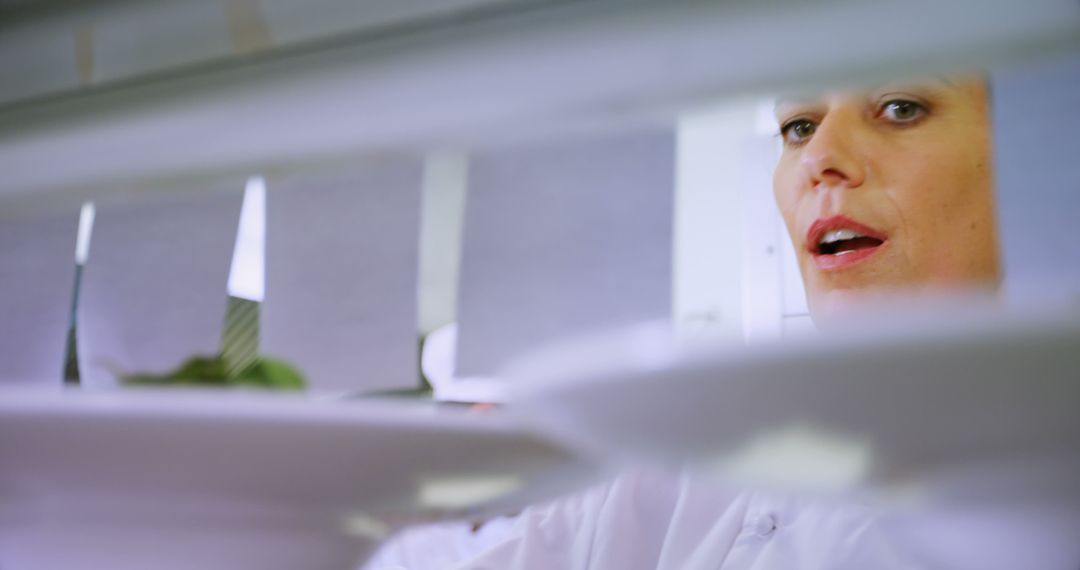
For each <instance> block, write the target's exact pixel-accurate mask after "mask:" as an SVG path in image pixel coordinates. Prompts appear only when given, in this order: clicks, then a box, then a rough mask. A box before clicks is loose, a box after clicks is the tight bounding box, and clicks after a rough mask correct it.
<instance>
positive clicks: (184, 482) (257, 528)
mask: <svg viewBox="0 0 1080 570" xmlns="http://www.w3.org/2000/svg"><path fill="white" fill-rule="evenodd" d="M580 467H581V464H580V463H577V462H576V460H575V458H574V456H573V455H572V454H570V453H569V452H567V451H565V450H564V449H563V448H561V447H559V446H558V445H555V444H552V443H549V442H547V441H545V440H543V439H542V438H539V437H535V436H531V435H528V434H527V433H525V432H523V431H522V430H521V429H518V428H516V427H515V426H514V424H513V423H512V422H510V421H509V420H508V419H507V418H505V417H503V415H502V414H501V413H498V412H495V413H486V414H476V413H469V412H467V411H465V410H464V409H463V408H461V409H447V408H445V407H435V406H433V405H431V404H429V403H420V402H407V401H394V400H377V401H310V400H308V399H306V398H304V397H303V396H279V395H261V394H253V393H250V392H227V391H223V392H196V391H171V390H170V391H160V390H153V389H147V390H131V391H112V392H97V393H95V392H89V391H86V392H79V391H65V392H60V391H52V392H49V391H40V390H39V391H29V392H28V391H25V390H0V567H2V568H5V569H19V568H35V569H41V568H46V569H52V568H57V569H60V568H109V569H118V568H155V569H161V568H170V569H171V568H233V569H242V568H259V569H260V570H263V569H270V568H282V569H284V568H341V569H345V568H351V567H353V566H354V565H355V564H356V563H357V562H358V561H359V559H360V558H361V557H362V555H363V553H364V552H365V551H366V550H368V549H369V548H371V547H372V546H373V545H374V544H375V542H376V541H377V540H378V538H381V537H382V536H384V535H385V533H386V532H387V531H389V530H390V529H391V527H393V526H394V525H395V524H398V523H403V522H407V521H410V520H424V519H433V518H438V517H442V516H454V515H465V514H478V513H482V512H484V509H485V508H496V507H501V508H505V507H508V506H514V505H515V504H517V505H520V504H524V503H525V502H526V501H529V500H532V499H535V498H538V496H537V494H538V493H539V494H540V495H542V494H543V493H545V492H547V491H552V490H559V485H561V484H567V485H569V484H572V481H573V480H574V478H573V477H571V476H567V475H568V473H575V474H580V472H581V471H582V470H581V469H580Z"/></svg>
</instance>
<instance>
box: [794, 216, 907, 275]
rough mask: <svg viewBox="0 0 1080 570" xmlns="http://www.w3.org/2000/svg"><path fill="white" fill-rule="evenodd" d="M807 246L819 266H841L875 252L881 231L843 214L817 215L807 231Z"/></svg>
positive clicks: (881, 239)
mask: <svg viewBox="0 0 1080 570" xmlns="http://www.w3.org/2000/svg"><path fill="white" fill-rule="evenodd" d="M806 237H807V239H806V244H807V249H808V250H809V251H810V253H811V254H812V257H813V259H814V263H815V264H816V265H817V266H818V268H819V269H823V270H833V269H843V268H845V267H849V266H851V265H854V264H855V263H858V262H860V261H862V260H864V259H866V258H868V257H870V256H871V255H873V254H875V253H877V252H878V251H879V250H880V249H881V248H882V246H884V245H885V243H886V242H887V241H888V238H887V237H886V235H885V234H883V233H881V232H879V231H877V230H875V229H873V228H871V227H869V226H865V225H863V224H860V223H859V222H856V221H854V220H852V219H850V218H847V217H845V216H833V217H831V218H826V219H820V220H817V221H815V222H814V223H813V225H811V226H810V231H808V232H807V236H806Z"/></svg>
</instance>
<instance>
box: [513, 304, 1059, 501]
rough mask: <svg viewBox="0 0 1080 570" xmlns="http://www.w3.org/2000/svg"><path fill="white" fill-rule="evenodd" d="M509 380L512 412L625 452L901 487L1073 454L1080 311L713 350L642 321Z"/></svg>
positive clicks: (626, 456)
mask: <svg viewBox="0 0 1080 570" xmlns="http://www.w3.org/2000/svg"><path fill="white" fill-rule="evenodd" d="M890 322H891V323H893V325H891V326H889V327H884V323H890ZM508 374H510V375H513V376H516V380H517V382H516V383H515V385H516V386H521V388H520V389H519V390H517V393H516V394H515V395H513V396H512V398H513V399H512V400H511V409H516V410H517V411H519V412H520V413H523V414H527V415H528V416H529V417H530V418H531V422H532V423H533V424H534V425H536V426H537V427H538V428H539V429H541V430H542V431H545V432H546V433H550V434H552V435H553V436H554V437H558V438H561V439H563V440H564V441H565V442H567V444H568V445H573V446H578V447H580V448H582V449H585V450H588V451H590V452H592V453H596V454H601V455H606V456H607V457H608V458H609V459H611V460H613V461H617V462H631V463H632V462H640V461H642V460H661V461H667V462H692V463H704V464H706V465H707V466H709V467H716V468H719V470H720V471H721V473H723V474H724V475H726V476H729V477H734V478H736V479H738V480H740V481H741V482H751V483H762V484H771V485H775V484H777V483H779V484H787V485H796V486H803V487H810V488H829V489H830V490H831V489H834V488H839V489H848V488H852V487H853V486H862V485H877V484H885V483H903V484H905V485H907V484H910V483H912V482H913V481H918V480H919V478H920V477H924V476H926V475H928V474H930V473H935V474H937V475H940V474H942V473H946V472H952V470H959V471H962V470H963V468H965V467H968V466H970V467H972V468H973V469H975V466H986V465H995V466H997V465H1005V464H1007V463H1010V462H1011V463H1013V464H1014V465H1015V464H1016V462H1018V461H1019V462H1022V461H1025V460H1026V458H1035V457H1038V458H1040V460H1042V459H1046V460H1047V461H1048V462H1049V463H1051V464H1060V463H1061V462H1062V461H1063V460H1064V461H1065V462H1066V463H1068V462H1069V460H1070V458H1071V459H1072V460H1075V459H1077V458H1080V316H1078V315H1077V314H1075V313H1073V314H1061V315H1057V316H1051V317H1016V316H1000V315H987V314H983V313H978V312H965V311H959V312H950V311H945V312H943V313H939V315H938V317H937V318H930V319H920V318H914V317H911V318H904V317H896V315H892V317H890V318H883V319H880V320H871V321H864V322H863V323H862V324H854V323H853V324H852V326H851V327H849V328H848V329H847V330H846V331H845V332H844V333H841V334H832V335H821V336H815V337H808V338H803V339H797V340H788V341H784V342H777V343H773V344H768V345H757V346H741V345H740V346H731V345H728V346H723V347H712V348H711V349H709V350H701V349H695V350H685V349H679V348H678V346H677V344H676V343H675V342H673V340H672V337H671V335H670V333H669V332H668V331H667V329H666V327H664V326H660V327H656V326H639V327H636V328H633V329H628V330H625V331H622V332H620V333H617V334H611V335H606V336H599V337H596V338H593V339H591V340H588V341H579V342H575V343H572V344H568V345H564V346H562V347H555V348H551V349H548V350H544V351H541V352H539V353H537V354H535V355H533V356H531V357H528V358H525V359H523V360H522V361H520V362H518V363H517V364H516V365H513V366H512V367H511V368H510V370H509V372H508ZM979 469H981V467H980V468H979ZM994 469H997V467H995V468H994ZM997 472H998V471H994V473H997ZM1001 472H1004V471H1001ZM1062 473H1063V472H1062ZM984 474H990V473H989V472H986V471H985V470H984ZM1071 486H1072V487H1071V488H1072V492H1074V493H1075V492H1076V487H1075V482H1073V483H1072V484H1071Z"/></svg>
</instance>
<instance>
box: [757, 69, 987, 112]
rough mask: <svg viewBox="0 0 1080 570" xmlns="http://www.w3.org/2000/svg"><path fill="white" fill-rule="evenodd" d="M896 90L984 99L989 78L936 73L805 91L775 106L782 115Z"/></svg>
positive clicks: (879, 95)
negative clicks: (794, 110) (796, 110)
mask: <svg viewBox="0 0 1080 570" xmlns="http://www.w3.org/2000/svg"><path fill="white" fill-rule="evenodd" d="M894 93H895V94H903V93H909V94H913V95H927V96H938V97H948V98H967V99H972V100H978V101H981V100H984V99H985V97H986V79H985V77H984V76H982V75H964V76H940V75H935V76H926V77H917V78H909V79H903V80H894V81H887V82H878V83H874V84H864V85H857V86H847V87H843V88H833V89H822V90H818V91H816V92H803V93H798V94H791V95H786V96H782V97H779V98H777V100H776V103H775V105H774V108H775V111H776V113H777V114H778V115H779V114H782V113H784V112H785V111H788V110H791V109H793V108H800V109H801V108H806V107H809V106H815V107H820V106H829V105H835V104H841V103H845V102H857V101H864V100H866V99H876V98H878V97H883V96H886V95H889V94H894Z"/></svg>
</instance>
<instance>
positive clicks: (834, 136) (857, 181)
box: [801, 113, 866, 190]
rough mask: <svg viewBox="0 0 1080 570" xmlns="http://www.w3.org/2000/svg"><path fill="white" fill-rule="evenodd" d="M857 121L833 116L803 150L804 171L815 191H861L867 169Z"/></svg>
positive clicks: (823, 124) (848, 116) (841, 114)
mask: <svg viewBox="0 0 1080 570" xmlns="http://www.w3.org/2000/svg"><path fill="white" fill-rule="evenodd" d="M858 121H859V119H858V117H855V116H852V115H849V114H844V113H830V114H828V115H826V116H825V118H824V119H823V120H822V121H821V123H819V124H818V126H817V129H816V130H815V131H814V134H813V136H812V137H810V140H809V141H807V143H806V145H805V146H804V147H803V152H802V159H801V163H802V168H803V172H804V173H805V175H806V176H807V178H808V180H809V182H810V187H811V188H812V189H815V190H817V189H819V188H848V189H850V188H858V187H859V186H862V184H863V182H864V181H865V179H866V165H865V161H864V160H863V159H862V156H861V154H860V153H859V151H858V141H857V139H858V136H857V135H858V128H859V125H858Z"/></svg>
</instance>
